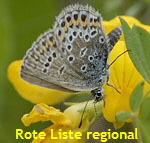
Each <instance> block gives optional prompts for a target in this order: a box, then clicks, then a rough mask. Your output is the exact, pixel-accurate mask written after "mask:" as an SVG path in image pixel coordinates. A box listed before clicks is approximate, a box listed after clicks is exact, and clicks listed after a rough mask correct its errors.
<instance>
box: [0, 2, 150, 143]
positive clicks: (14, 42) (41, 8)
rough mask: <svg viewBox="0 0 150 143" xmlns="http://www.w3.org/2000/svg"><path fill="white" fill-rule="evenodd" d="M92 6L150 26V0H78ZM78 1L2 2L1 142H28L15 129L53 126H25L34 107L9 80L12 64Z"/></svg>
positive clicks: (104, 13)
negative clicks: (68, 7) (64, 10)
mask: <svg viewBox="0 0 150 143" xmlns="http://www.w3.org/2000/svg"><path fill="white" fill-rule="evenodd" d="M78 1H79V2H80V3H84V4H87V3H88V4H90V5H92V6H93V7H95V8H96V9H98V10H99V12H100V13H101V14H102V16H103V19H104V20H109V19H112V18H113V17H115V16H118V15H130V16H134V17H136V18H138V19H139V20H141V21H142V22H143V23H144V24H150V18H149V11H150V1H149V0H78ZM75 2H77V0H74V1H73V0H0V142H1V143H20V142H21V143H26V142H30V141H27V140H16V139H15V129H16V128H21V129H23V130H24V131H32V130H34V129H35V130H36V131H41V130H42V129H44V128H46V127H47V126H48V125H49V123H44V124H43V123H42V124H40V123H37V124H35V125H34V124H33V125H32V126H31V127H24V126H23V124H22V123H21V120H20V118H21V116H22V115H23V114H24V113H27V112H29V111H30V110H31V109H32V107H33V104H31V103H29V102H28V101H26V100H24V99H22V98H21V97H20V96H19V95H18V93H17V92H16V91H15V90H14V88H13V86H12V85H11V84H10V83H9V81H8V79H7V67H8V65H9V64H10V63H11V62H12V61H14V60H18V59H22V57H23V56H24V54H25V52H26V50H27V49H28V48H30V46H31V44H32V42H33V41H34V40H35V39H36V38H37V37H38V36H39V35H40V34H41V33H43V32H44V31H46V30H47V29H49V28H52V25H53V23H54V20H55V16H57V15H58V14H59V12H60V11H61V9H62V8H63V7H65V6H66V5H68V4H71V3H75Z"/></svg>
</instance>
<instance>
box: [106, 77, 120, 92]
mask: <svg viewBox="0 0 150 143" xmlns="http://www.w3.org/2000/svg"><path fill="white" fill-rule="evenodd" d="M108 82H109V76H107V80H106V85H107V86H110V87H112V88H114V89H115V90H116V91H117V92H118V93H121V92H120V91H119V90H118V89H117V88H116V87H115V86H114V85H112V84H109V83H108Z"/></svg>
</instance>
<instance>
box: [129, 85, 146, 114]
mask: <svg viewBox="0 0 150 143" xmlns="http://www.w3.org/2000/svg"><path fill="white" fill-rule="evenodd" d="M142 95H143V82H141V83H139V84H138V85H137V86H136V87H135V89H134V90H133V92H132V95H131V97H130V107H131V110H132V111H133V112H136V111H137V110H138V108H139V107H140V105H141V102H142Z"/></svg>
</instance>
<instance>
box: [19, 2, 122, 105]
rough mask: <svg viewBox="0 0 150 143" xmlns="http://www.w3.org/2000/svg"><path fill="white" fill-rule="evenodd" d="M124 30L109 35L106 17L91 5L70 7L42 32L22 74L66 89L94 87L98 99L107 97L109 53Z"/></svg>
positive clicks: (27, 57)
mask: <svg viewBox="0 0 150 143" xmlns="http://www.w3.org/2000/svg"><path fill="white" fill-rule="evenodd" d="M121 34H122V30H121V27H118V28H116V29H114V30H113V31H111V32H110V33H109V34H108V35H107V36H106V35H105V33H104V30H103V26H102V17H101V15H100V14H99V13H98V12H97V11H95V10H94V9H93V8H92V7H90V6H82V5H80V4H75V5H70V6H68V7H66V8H65V9H64V10H62V12H61V13H60V14H59V16H58V17H57V18H56V22H55V24H54V27H53V29H51V30H48V31H47V32H45V33H44V34H42V35H41V36H40V37H39V38H38V39H37V40H36V41H35V42H34V43H33V45H32V47H31V48H30V49H29V50H28V51H27V53H26V55H25V57H24V59H23V64H22V67H21V77H22V78H23V79H24V80H25V81H27V82H29V83H32V84H35V85H39V86H43V87H46V88H51V89H56V90H61V91H65V92H81V91H91V93H92V95H93V96H94V98H95V100H94V101H95V103H96V102H98V101H99V100H101V99H103V90H102V86H103V85H104V83H105V82H108V77H109V74H108V67H109V65H108V63H107V60H108V56H109V53H110V52H111V50H112V49H113V47H114V45H115V44H116V43H117V41H118V40H119V38H120V36H121Z"/></svg>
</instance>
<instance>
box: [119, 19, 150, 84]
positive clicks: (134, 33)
mask: <svg viewBox="0 0 150 143" xmlns="http://www.w3.org/2000/svg"><path fill="white" fill-rule="evenodd" d="M120 21H121V24H122V28H123V32H124V37H125V42H126V47H127V49H128V50H130V51H129V56H130V58H131V60H132V62H133V64H134V66H135V67H136V68H137V70H138V71H139V72H140V74H141V75H142V76H143V77H144V79H145V80H146V81H147V82H149V83H150V49H149V48H150V33H148V32H147V31H145V30H144V29H143V28H141V27H139V26H136V25H134V26H133V28H132V29H130V27H129V26H128V24H127V23H126V22H125V21H124V20H123V19H122V18H120Z"/></svg>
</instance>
